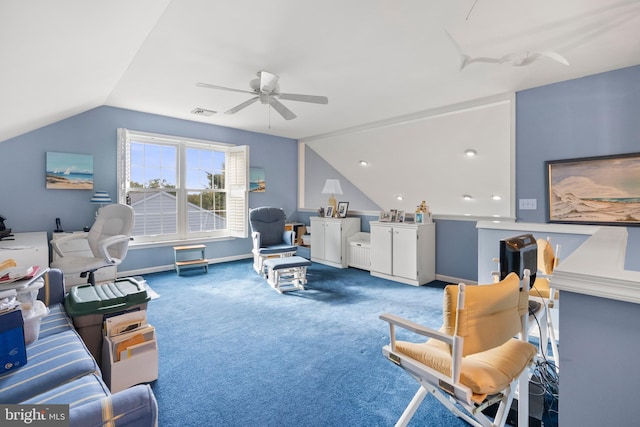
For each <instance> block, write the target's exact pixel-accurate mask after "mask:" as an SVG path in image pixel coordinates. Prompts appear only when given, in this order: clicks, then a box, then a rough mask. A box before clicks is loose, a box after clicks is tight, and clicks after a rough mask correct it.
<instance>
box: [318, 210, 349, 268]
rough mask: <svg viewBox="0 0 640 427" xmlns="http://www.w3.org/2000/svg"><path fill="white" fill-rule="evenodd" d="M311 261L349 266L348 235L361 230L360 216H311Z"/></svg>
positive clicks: (334, 265)
mask: <svg viewBox="0 0 640 427" xmlns="http://www.w3.org/2000/svg"><path fill="white" fill-rule="evenodd" d="M310 221H311V230H312V232H311V261H313V262H319V263H320V264H325V265H330V266H332V267H337V268H347V263H348V257H347V245H348V243H347V237H349V236H351V235H352V234H354V233H357V232H359V231H360V218H321V217H311V218H310Z"/></svg>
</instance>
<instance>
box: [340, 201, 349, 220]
mask: <svg viewBox="0 0 640 427" xmlns="http://www.w3.org/2000/svg"><path fill="white" fill-rule="evenodd" d="M348 210H349V202H339V203H338V216H339V217H340V218H346V217H347V211H348Z"/></svg>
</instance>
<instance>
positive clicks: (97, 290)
mask: <svg viewBox="0 0 640 427" xmlns="http://www.w3.org/2000/svg"><path fill="white" fill-rule="evenodd" d="M149 299H150V298H149V296H148V295H147V289H146V288H145V286H144V284H143V283H140V282H138V281H137V280H135V279H133V278H131V277H127V278H124V279H118V280H116V281H115V282H110V283H103V284H100V285H96V286H91V285H80V286H74V287H73V288H71V290H70V291H69V293H68V294H67V295H66V297H65V304H64V305H65V308H66V310H67V313H68V314H69V316H71V317H78V316H84V315H88V314H100V313H111V312H114V311H119V310H126V309H127V308H129V307H133V306H134V305H138V304H142V303H145V302H147V301H149Z"/></svg>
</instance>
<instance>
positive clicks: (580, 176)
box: [545, 153, 640, 226]
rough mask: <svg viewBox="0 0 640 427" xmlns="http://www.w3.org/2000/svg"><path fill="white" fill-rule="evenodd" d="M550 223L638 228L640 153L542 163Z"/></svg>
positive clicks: (639, 211) (639, 222) (639, 217)
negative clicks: (545, 177) (545, 174)
mask: <svg viewBox="0 0 640 427" xmlns="http://www.w3.org/2000/svg"><path fill="white" fill-rule="evenodd" d="M545 166H546V170H547V188H548V197H549V200H548V211H547V217H548V218H547V219H548V221H549V222H559V223H579V224H597V225H623V226H638V225H640V153H632V154H621V155H614V156H602V157H587V158H580V159H566V160H553V161H547V162H545Z"/></svg>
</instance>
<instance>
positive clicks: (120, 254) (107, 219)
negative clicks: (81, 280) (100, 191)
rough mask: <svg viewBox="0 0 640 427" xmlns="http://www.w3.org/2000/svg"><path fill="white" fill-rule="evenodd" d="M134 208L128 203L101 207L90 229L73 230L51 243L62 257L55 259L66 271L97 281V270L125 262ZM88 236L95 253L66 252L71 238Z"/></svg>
mask: <svg viewBox="0 0 640 427" xmlns="http://www.w3.org/2000/svg"><path fill="white" fill-rule="evenodd" d="M133 221H134V210H133V208H132V207H131V206H127V205H120V204H114V205H107V206H104V207H102V208H100V210H99V211H98V216H97V218H96V222H95V223H94V224H93V226H92V227H91V230H89V232H88V233H73V234H69V235H67V236H63V237H61V238H57V239H55V240H52V241H51V247H52V248H53V250H55V251H56V253H57V254H58V255H59V257H60V258H58V259H57V260H55V261H53V262H52V263H51V267H53V268H59V269H60V270H62V271H63V272H64V273H67V274H74V273H81V274H80V277H87V276H89V278H88V279H87V283H90V284H92V285H95V283H96V282H95V275H94V273H95V272H96V270H98V269H100V268H102V267H108V266H113V265H118V264H120V263H122V261H123V260H124V258H125V257H126V255H127V251H128V249H129V241H130V240H131V237H130V236H131V230H132V229H133ZM75 239H86V240H87V242H88V244H89V248H90V249H91V253H92V255H93V256H77V255H68V254H65V253H64V248H63V246H64V244H65V243H66V242H69V241H70V240H75Z"/></svg>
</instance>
